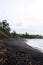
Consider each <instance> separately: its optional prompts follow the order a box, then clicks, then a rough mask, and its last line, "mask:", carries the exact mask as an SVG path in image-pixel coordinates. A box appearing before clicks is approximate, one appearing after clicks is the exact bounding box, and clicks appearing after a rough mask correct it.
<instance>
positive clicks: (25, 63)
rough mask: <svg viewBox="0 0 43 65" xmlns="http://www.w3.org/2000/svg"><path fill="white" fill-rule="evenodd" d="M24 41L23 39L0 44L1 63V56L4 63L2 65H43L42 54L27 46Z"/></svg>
mask: <svg viewBox="0 0 43 65" xmlns="http://www.w3.org/2000/svg"><path fill="white" fill-rule="evenodd" d="M24 41H25V40H23V39H21V40H20V39H15V40H5V41H4V40H3V41H1V42H0V56H1V55H2V58H1V59H2V62H3V56H4V61H5V62H3V64H5V63H6V64H7V63H8V64H9V65H14V64H15V65H16V64H17V65H18V64H19V65H29V64H30V65H35V64H36V65H37V64H39V65H43V53H41V52H40V51H38V50H36V49H34V48H32V47H31V46H28V45H27V44H26V43H25V42H24ZM14 60H15V61H14ZM0 61H1V60H0ZM6 61H7V62H6ZM11 61H12V62H11ZM6 64H5V65H6Z"/></svg>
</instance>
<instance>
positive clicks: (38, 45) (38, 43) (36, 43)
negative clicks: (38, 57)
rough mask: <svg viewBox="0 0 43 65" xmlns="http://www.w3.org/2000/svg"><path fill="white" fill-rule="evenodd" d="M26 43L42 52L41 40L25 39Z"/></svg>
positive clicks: (42, 42) (42, 44) (42, 40)
mask: <svg viewBox="0 0 43 65" xmlns="http://www.w3.org/2000/svg"><path fill="white" fill-rule="evenodd" d="M26 40H27V41H26V43H27V44H28V45H30V46H31V47H33V48H36V49H38V50H40V51H41V52H43V39H26Z"/></svg>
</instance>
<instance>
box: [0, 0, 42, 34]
mask: <svg viewBox="0 0 43 65" xmlns="http://www.w3.org/2000/svg"><path fill="white" fill-rule="evenodd" d="M3 19H6V20H7V21H8V22H9V24H10V27H11V30H12V31H13V30H15V31H16V32H17V33H25V32H28V33H29V34H41V35H43V0H0V20H3Z"/></svg>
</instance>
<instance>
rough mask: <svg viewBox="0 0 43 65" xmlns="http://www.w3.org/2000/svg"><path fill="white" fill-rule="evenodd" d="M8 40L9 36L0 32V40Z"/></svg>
mask: <svg viewBox="0 0 43 65" xmlns="http://www.w3.org/2000/svg"><path fill="white" fill-rule="evenodd" d="M7 38H8V36H7V35H6V34H5V33H4V32H2V31H0V39H7Z"/></svg>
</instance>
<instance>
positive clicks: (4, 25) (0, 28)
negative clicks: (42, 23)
mask: <svg viewBox="0 0 43 65" xmlns="http://www.w3.org/2000/svg"><path fill="white" fill-rule="evenodd" d="M10 31H11V28H10V27H9V23H8V22H7V20H2V21H0V39H1V38H43V36H41V35H29V34H28V33H27V32H26V33H25V34H17V33H16V32H15V31H13V32H10Z"/></svg>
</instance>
